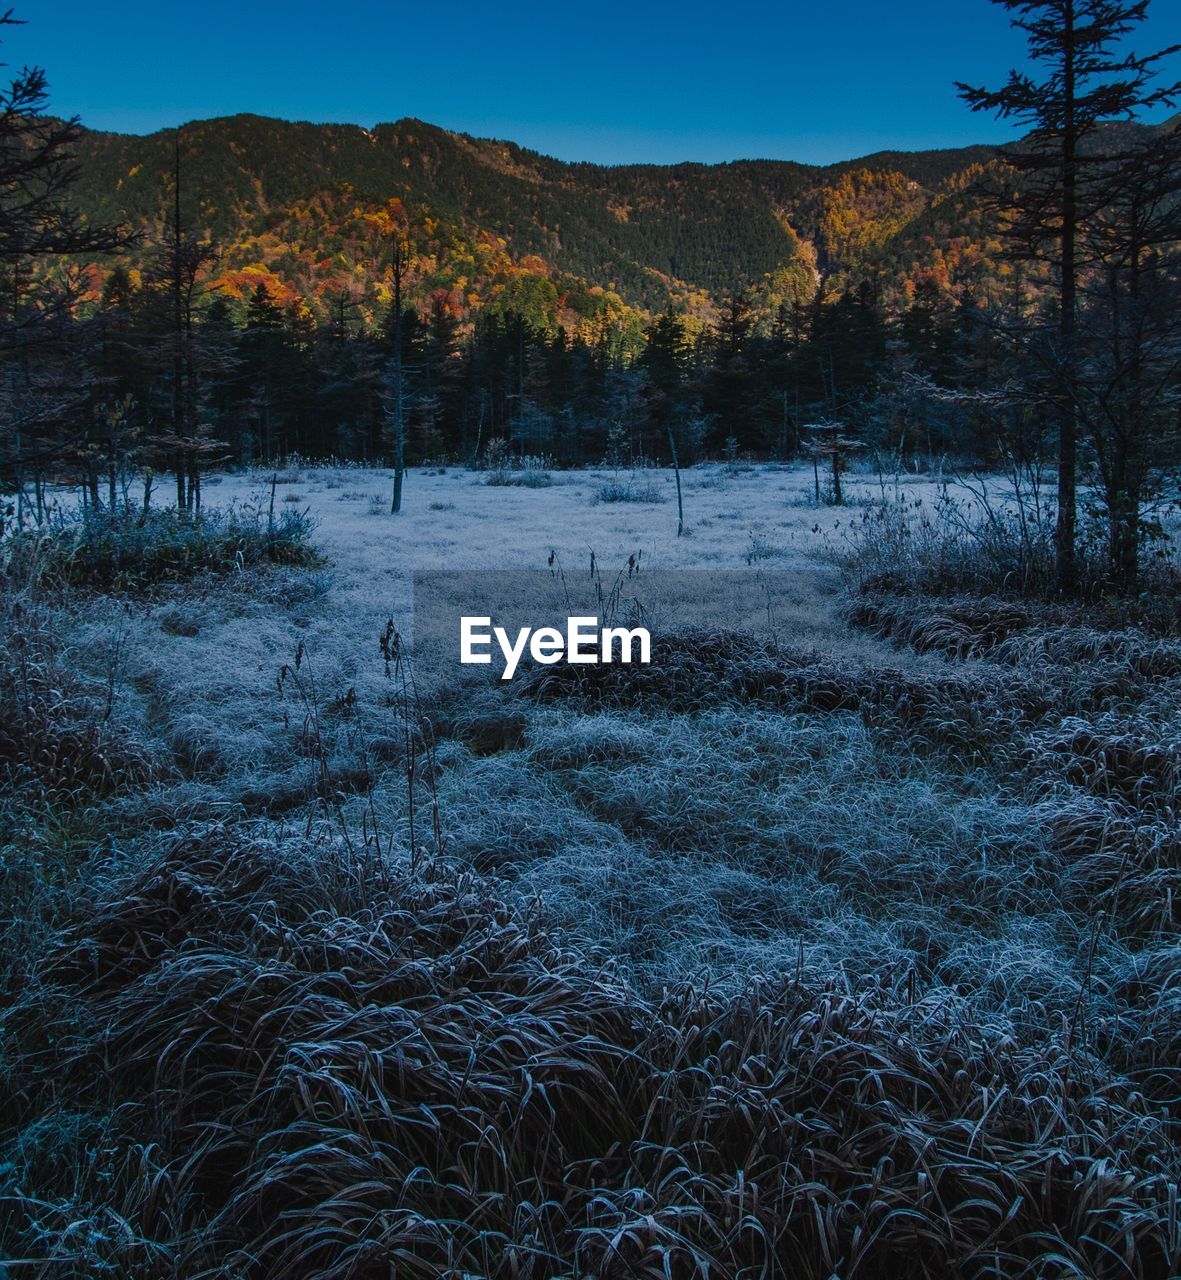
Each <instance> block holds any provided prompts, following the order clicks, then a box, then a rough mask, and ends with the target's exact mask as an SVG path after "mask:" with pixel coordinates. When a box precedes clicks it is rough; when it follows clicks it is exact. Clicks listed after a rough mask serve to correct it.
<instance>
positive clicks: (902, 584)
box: [838, 488, 1181, 631]
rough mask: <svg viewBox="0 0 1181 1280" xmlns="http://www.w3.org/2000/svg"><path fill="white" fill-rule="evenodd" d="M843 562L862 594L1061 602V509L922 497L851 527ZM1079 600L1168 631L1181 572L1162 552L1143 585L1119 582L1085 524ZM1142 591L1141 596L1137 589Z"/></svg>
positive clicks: (980, 495)
mask: <svg viewBox="0 0 1181 1280" xmlns="http://www.w3.org/2000/svg"><path fill="white" fill-rule="evenodd" d="M847 539H848V540H847V546H846V550H845V552H844V553H843V554H842V555H841V556H839V557H838V558H839V560H840V562H841V563H842V564H843V566H844V568H845V569H846V570H848V571H849V572H850V574H851V575H852V577H853V579H854V582H855V585H856V587H857V588H858V589H859V591H861V592H863V593H864V592H866V591H872V592H880V591H886V592H891V591H894V592H903V593H909V594H917V595H931V596H951V595H963V596H977V597H981V596H995V597H998V598H1001V599H1028V600H1053V599H1056V598H1058V597H1059V596H1060V591H1059V588H1058V580H1057V573H1056V565H1055V549H1054V520H1053V511H1052V509H1050V510H1047V509H1046V508H1045V507H1037V506H1033V505H1031V503H1030V500H1029V499H1027V498H1021V497H1018V498H1010V499H1008V500H1004V499H1002V500H1000V501H997V502H993V501H992V499H991V498H990V497H989V495H988V494H987V492H985V491H984V490H983V488H981V489H980V490H978V491H977V492H975V493H974V494H973V495H972V496H971V497H970V498H958V497H954V496H952V495H950V494H948V493H947V492H946V491H945V492H944V493H943V494H941V495H940V497H939V498H938V500H937V501H936V502H935V503H934V505H930V504H925V503H924V502H923V500H922V499H921V498H919V499H915V500H913V501H908V500H905V499H904V500H902V501H893V502H881V503H875V504H873V505H872V506H870V507H867V508H866V509H865V510H864V511H863V513H862V516H861V520H860V522H859V523H854V524H851V525H850V533H849V534H848V535H847ZM1077 557H1078V559H1077V563H1078V590H1077V597H1078V598H1079V599H1080V600H1082V601H1084V602H1090V603H1092V604H1095V603H1107V604H1109V605H1110V604H1114V603H1115V602H1116V601H1118V602H1119V609H1118V612H1119V615H1120V618H1121V619H1122V620H1125V621H1128V620H1133V619H1134V620H1137V621H1142V622H1144V623H1147V624H1150V625H1152V626H1153V627H1155V628H1156V629H1160V630H1166V631H1168V630H1175V629H1176V628H1177V627H1178V625H1181V603H1179V602H1181V565H1178V562H1177V560H1176V558H1175V557H1174V556H1172V555H1170V554H1169V553H1168V548H1167V547H1165V546H1161V547H1158V548H1156V553H1155V554H1154V555H1152V556H1150V557H1146V558H1145V563H1144V565H1143V568H1142V571H1141V575H1140V578H1139V579H1138V581H1137V583H1135V584H1128V583H1117V582H1113V581H1112V578H1111V572H1110V565H1109V562H1108V560H1107V556H1106V553H1105V545H1104V541H1103V537H1102V529H1101V527H1100V526H1099V524H1098V523H1097V522H1096V521H1094V520H1088V521H1085V522H1084V523H1083V526H1082V528H1081V534H1080V538H1079V542H1078V548H1077ZM1129 585H1134V588H1135V590H1136V591H1138V592H1139V598H1138V599H1137V598H1135V596H1134V595H1133V593H1130V592H1129V591H1128V588H1129Z"/></svg>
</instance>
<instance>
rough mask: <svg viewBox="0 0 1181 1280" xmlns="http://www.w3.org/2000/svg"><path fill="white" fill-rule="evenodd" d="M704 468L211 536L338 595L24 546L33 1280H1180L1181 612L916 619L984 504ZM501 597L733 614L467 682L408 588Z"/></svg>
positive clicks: (6, 1222)
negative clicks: (615, 658)
mask: <svg viewBox="0 0 1181 1280" xmlns="http://www.w3.org/2000/svg"><path fill="white" fill-rule="evenodd" d="M682 479H683V485H684V516H685V532H684V536H680V537H678V536H677V524H678V510H677V499H676V486H675V481H674V477H673V474H672V473H671V472H670V471H667V470H663V469H652V470H643V471H637V472H631V471H626V470H625V471H617V470H616V471H613V470H611V469H609V468H604V469H600V470H586V471H570V472H563V471H557V470H554V471H552V472H551V471H548V470H546V469H545V468H544V467H541V466H535V467H527V468H524V469H517V470H506V471H505V472H504V473H501V474H497V473H489V472H487V471H481V472H477V471H470V470H467V469H465V468H455V467H448V468H442V467H436V468H426V469H415V470H412V471H411V472H410V473H409V475H408V478H407V483H406V489H405V498H404V504H405V505H404V510H403V512H402V513H401V514H400V515H399V516H398V517H396V518H394V517H391V516H390V515H389V514H388V506H389V485H390V478H389V473H388V472H385V471H382V470H377V469H368V468H361V467H355V466H352V467H349V466H339V467H338V466H328V465H320V464H310V463H309V464H299V465H293V466H291V467H290V468H288V469H284V470H279V471H274V472H263V471H254V472H248V473H241V474H226V475H222V476H215V477H211V478H209V479H207V481H206V484H205V495H204V497H205V502H206V504H207V505H208V506H210V507H213V506H216V507H217V508H219V509H221V510H223V511H237V512H242V513H246V515H247V516H248V517H249V518H250V519H254V520H255V521H261V522H262V524H263V525H264V526H268V527H274V525H275V522H276V520H277V519H280V518H281V516H282V513H283V512H284V511H289V512H292V513H296V512H298V513H300V516H301V518H302V519H303V520H304V521H305V525H306V527H307V528H308V529H311V530H312V532H311V533H310V537H311V542H312V544H313V545H314V548H315V555H308V556H306V557H305V556H299V557H292V556H289V555H288V554H287V553H286V551H284V553H283V554H282V555H260V556H258V557H253V556H248V555H245V554H242V553H241V548H239V550H238V551H236V552H234V553H233V554H231V555H229V556H228V558H225V557H223V558H225V563H224V564H219V565H217V566H215V567H213V568H203V569H201V570H199V571H195V572H188V571H175V572H174V571H173V570H172V569H171V568H170V570H169V572H168V573H167V574H163V575H158V576H157V577H156V579H155V580H153V581H151V582H144V581H137V580H135V578H134V575H133V574H131V573H130V572H129V571H128V570H126V569H125V568H124V567H123V566H122V564H120V566H119V568H118V571H117V572H116V569H115V568H114V567H112V568H111V570H110V574H109V575H108V576H110V577H111V581H110V582H108V583H107V584H106V585H105V586H104V587H103V588H102V589H96V587H95V585H94V581H93V578H94V575H93V574H90V578H89V580H88V579H87V577H86V576H85V575H79V574H76V573H65V574H64V575H63V573H62V572H60V571H59V572H58V573H57V576H56V577H54V576H53V574H52V573H51V572H49V571H48V570H46V574H43V575H42V580H41V581H40V583H38V581H37V576H38V573H40V572H41V570H39V569H37V568H36V566H37V565H38V564H39V563H41V562H39V561H38V559H37V557H38V556H43V557H45V559H44V564H46V565H48V564H50V561H51V559H52V548H47V547H40V548H39V549H35V554H31V555H30V556H29V557H26V559H25V560H18V559H13V558H11V557H10V560H9V562H8V565H7V568H8V576H7V578H6V582H7V587H6V590H5V592H4V593H3V610H4V622H5V627H4V639H3V641H2V642H0V643H2V644H3V646H4V647H5V650H6V652H5V663H4V665H5V669H6V672H7V674H6V675H5V677H4V686H3V702H4V705H3V707H2V708H0V712H2V715H0V719H2V720H3V722H4V723H5V725H6V726H7V727H6V728H5V729H4V730H3V731H0V767H2V768H3V769H4V776H5V781H6V786H5V792H4V797H5V798H4V802H3V804H4V815H3V816H4V818H5V819H6V821H5V824H4V825H5V828H6V830H7V832H8V834H7V835H6V836H5V837H4V845H3V881H2V884H0V912H2V915H3V927H4V937H3V978H2V981H3V986H4V1003H5V1006H6V1008H7V1013H6V1015H5V1019H4V1028H3V1051H2V1058H0V1112H2V1113H3V1115H4V1117H5V1119H4V1121H3V1129H2V1130H0V1140H2V1143H3V1150H2V1151H0V1161H3V1165H2V1169H3V1172H2V1174H0V1178H2V1179H3V1181H2V1182H0V1187H2V1195H3V1201H2V1203H0V1230H2V1232H3V1234H2V1235H0V1259H3V1260H4V1261H5V1266H6V1267H7V1268H8V1269H9V1271H10V1272H11V1274H13V1275H22V1274H29V1275H44V1276H50V1275H52V1276H60V1275H78V1276H90V1275H102V1274H110V1275H116V1276H143V1277H148V1276H152V1277H155V1276H161V1277H163V1276H171V1277H181V1276H184V1277H190V1276H209V1277H212V1276H227V1277H229V1276H235V1277H251V1278H253V1277H281V1276H297V1275H298V1276H305V1275H306V1276H332V1277H342V1278H343V1277H361V1278H367V1277H377V1276H382V1277H387V1276H390V1275H397V1276H399V1277H402V1276H449V1277H455V1278H456V1280H458V1278H459V1277H461V1276H497V1277H500V1276H504V1277H508V1276H522V1277H538V1278H541V1277H547V1278H548V1277H558V1276H570V1277H583V1276H612V1277H614V1276H619V1277H631V1276H647V1275H651V1276H654V1277H656V1276H671V1277H690V1276H702V1277H735V1278H737V1277H739V1276H742V1277H754V1276H767V1277H774V1276H785V1277H786V1276H816V1277H818V1278H819V1277H825V1278H827V1277H831V1276H841V1277H852V1276H865V1277H895V1276H899V1277H912V1276H913V1277H920V1276H921V1277H936V1276H939V1277H944V1276H964V1277H967V1276H972V1277H976V1276H981V1277H983V1276H1031V1277H1032V1276H1038V1277H1042V1276H1045V1277H1050V1276H1054V1277H1066V1276H1080V1277H1081V1276H1088V1277H1089V1276H1103V1277H1108V1276H1110V1277H1117V1276H1121V1277H1122V1276H1144V1277H1158V1276H1159V1277H1166V1276H1170V1275H1175V1274H1177V1273H1178V1271H1181V1210H1179V1207H1178V1194H1177V1191H1178V1177H1179V1175H1181V1146H1179V1141H1178V1138H1179V1135H1178V1130H1177V1124H1178V1120H1179V1119H1181V1115H1179V1112H1178V1098H1179V1096H1181V1090H1179V1088H1178V1084H1179V1081H1178V1067H1177V1064H1178V1062H1179V1061H1181V995H1179V992H1181V945H1179V944H1178V936H1177V928H1178V923H1179V921H1181V905H1179V901H1181V824H1179V819H1181V637H1179V635H1178V628H1177V626H1176V625H1175V624H1176V618H1175V616H1174V615H1173V614H1171V613H1170V609H1171V607H1172V606H1171V605H1170V602H1169V600H1168V599H1165V598H1145V599H1144V600H1142V601H1140V602H1139V604H1138V605H1137V607H1135V608H1128V607H1125V606H1123V605H1121V604H1119V603H1118V602H1116V601H1113V600H1112V599H1109V598H1106V597H1097V598H1095V599H1093V600H1092V601H1091V602H1090V603H1088V604H1085V605H1084V604H1076V605H1069V606H1067V605H1055V604H1046V603H1044V602H1039V601H1038V600H1037V599H1036V598H1034V597H1033V596H1029V597H1026V598H1023V597H1021V596H1020V595H1016V596H1014V595H1013V594H1012V593H1010V594H1009V595H1008V596H1007V597H1006V598H1003V599H1002V598H1000V597H999V596H992V595H990V594H989V593H988V592H987V591H986V590H983V589H980V588H979V587H976V588H974V589H967V588H966V587H965V586H964V582H963V580H962V579H961V578H959V577H957V576H956V573H952V572H951V571H950V570H949V569H948V568H947V566H948V565H949V564H951V562H952V560H953V559H954V554H955V553H956V548H957V546H958V544H954V539H951V540H950V541H949V540H948V539H945V541H944V543H942V544H940V548H939V554H940V555H941V556H943V557H944V560H943V561H941V564H942V565H943V569H944V570H945V573H944V578H945V582H946V584H949V585H948V586H947V588H946V589H944V590H935V589H934V588H933V587H931V585H930V584H929V583H928V582H927V581H926V579H925V578H924V576H923V574H924V571H925V570H926V569H929V568H930V564H931V556H930V548H931V544H932V540H933V539H934V538H935V537H936V536H937V531H938V530H939V529H943V530H946V529H948V528H949V527H950V528H953V529H956V528H958V529H961V530H962V528H964V527H969V526H970V527H977V526H979V525H980V524H981V522H983V523H984V524H985V525H987V522H988V520H989V519H991V518H993V517H994V516H995V514H996V512H998V511H1001V512H1004V511H1008V510H1010V509H1011V507H1012V495H1011V493H1010V492H1009V491H1008V490H1007V489H1006V487H1005V485H1004V483H1003V482H1001V481H999V480H997V479H995V478H994V479H993V480H990V481H987V482H985V484H984V486H983V487H982V488H973V489H972V490H965V489H958V488H954V487H952V488H948V487H947V486H945V485H944V483H943V482H942V480H941V478H940V477H937V476H930V475H923V476H912V475H902V476H898V475H891V476H879V475H877V474H876V473H872V472H871V471H869V470H865V471H864V472H860V473H857V474H853V475H850V476H848V477H846V482H845V500H846V501H845V505H843V506H840V507H837V506H833V505H829V504H828V503H827V502H825V501H821V502H817V500H816V495H815V488H816V484H817V481H816V478H815V477H814V474H813V472H812V470H811V468H810V467H803V466H786V465H785V466H774V465H767V464H763V465H758V466H754V465H748V464H731V465H726V464H711V465H707V466H699V467H694V468H691V469H689V470H687V471H686V472H685V473H684V475H683V477H682ZM821 482H823V477H821ZM163 492H164V493H167V487H166V486H164V487H163ZM131 500H132V501H133V502H134V494H132V495H131ZM58 501H59V502H60V503H61V505H62V507H63V509H65V510H67V512H68V508H69V504H70V502H71V501H72V499H71V498H70V496H69V495H67V494H64V493H63V494H61V495H59V496H58ZM949 503H950V504H952V505H951V506H949ZM949 510H951V511H953V512H954V520H953V521H952V523H951V524H950V525H949V524H948V522H947V519H946V515H947V512H948V511H949ZM940 511H942V512H943V513H944V517H943V523H940V519H941V517H939V516H938V515H937V513H938V512H940ZM1170 518H1171V517H1170ZM956 521H959V522H960V523H959V524H956V523H955V522H956ZM302 527H304V526H301V528H302ZM953 544H954V545H953ZM245 545H246V543H245V542H243V543H242V546H245ZM959 549H960V550H962V547H960V548H959ZM103 554H104V555H107V560H104V561H103V563H104V564H108V563H110V564H112V566H113V560H112V559H111V558H110V556H109V555H108V553H107V552H104V553H103ZM924 556H926V559H923V557H924ZM292 559H295V560H296V561H297V562H295V563H292V562H290V561H291V560H292ZM68 563H70V564H76V563H78V562H77V559H76V558H75V559H73V560H70V561H69V562H68ZM171 563H172V562H170V564H171ZM956 563H957V564H958V563H959V562H958V561H957V562H956ZM30 566H33V568H30ZM637 566H638V568H637ZM492 570H496V571H503V570H519V571H532V572H533V573H534V575H535V577H536V580H537V581H549V582H550V583H551V584H556V585H561V586H562V587H563V589H566V588H565V584H566V583H567V582H570V583H573V582H575V581H576V580H577V581H578V582H581V583H582V584H583V586H584V587H585V585H586V584H587V583H592V584H595V585H596V586H597V585H599V584H606V589H607V591H610V589H611V587H612V584H614V583H617V582H619V581H620V580H623V579H625V580H626V581H627V582H628V583H631V584H634V591H635V592H636V593H637V594H639V595H640V596H643V595H644V592H645V591H646V590H647V587H646V584H647V583H648V582H649V581H651V582H652V583H654V584H655V583H658V582H660V581H661V575H672V576H669V577H668V578H667V582H669V583H672V584H674V591H675V590H681V588H680V587H676V585H675V584H677V583H683V582H685V581H688V579H687V578H678V577H677V576H676V575H677V574H689V573H692V574H693V575H695V577H694V579H693V581H695V582H697V583H698V584H700V585H699V586H698V587H697V588H694V590H695V591H696V592H697V594H696V595H695V596H694V598H693V599H692V600H691V601H689V602H688V603H685V602H684V601H682V602H681V603H680V607H674V603H675V602H673V601H672V600H671V598H670V599H666V600H665V601H664V602H663V606H662V609H661V610H657V611H656V613H655V615H654V616H655V617H656V619H657V624H658V625H657V626H656V627H655V629H654V654H653V662H652V664H651V665H650V666H649V667H596V668H572V667H546V668H541V667H537V666H529V667H527V669H525V670H523V672H522V674H521V675H520V676H519V677H518V678H517V679H515V680H514V681H512V682H510V683H508V684H505V685H501V684H499V683H497V682H495V681H493V680H489V679H482V678H475V677H473V678H464V679H458V678H457V677H456V673H455V672H454V670H453V668H451V667H450V666H449V665H448V664H446V663H444V662H441V661H439V660H438V655H437V653H432V651H431V646H430V645H429V644H427V643H426V642H425V640H424V641H422V642H421V643H416V642H415V623H416V614H422V613H423V612H424V601H423V599H422V597H421V592H422V590H423V586H422V582H421V580H420V583H419V586H418V588H417V591H418V593H419V594H417V595H416V589H415V581H414V575H415V573H419V574H422V573H423V572H424V571H429V572H430V573H436V574H445V573H447V572H449V571H455V572H456V573H460V572H461V571H462V572H471V571H492ZM18 571H19V572H18ZM104 572H105V570H104ZM22 573H23V574H24V575H25V576H24V577H23V578H22V577H21V576H20V575H21V574H22ZM88 573H89V571H88ZM46 575H48V576H46ZM78 579H80V580H78ZM457 581H462V579H457ZM555 589H556V586H555ZM653 591H656V587H655V586H654V587H653ZM744 591H745V592H748V593H750V592H753V595H751V594H748V595H747V596H745V597H743V592H744ZM760 592H765V595H766V599H767V601H768V606H767V609H766V617H765V618H763V619H760V618H759V617H758V613H759V610H758V608H757V607H748V608H746V609H745V610H744V609H742V608H739V607H738V606H737V605H736V603H735V602H736V601H737V600H738V599H739V598H740V597H743V598H745V599H746V600H747V602H748V603H749V601H750V600H751V599H754V600H755V601H756V602H757V600H759V599H761V598H762V597H761V596H760ZM772 592H774V601H773V604H774V607H773V608H772V605H771V602H772ZM1151 595H1152V590H1151V588H1150V589H1148V590H1147V591H1146V597H1149V596H1151ZM391 623H392V628H391Z"/></svg>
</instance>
